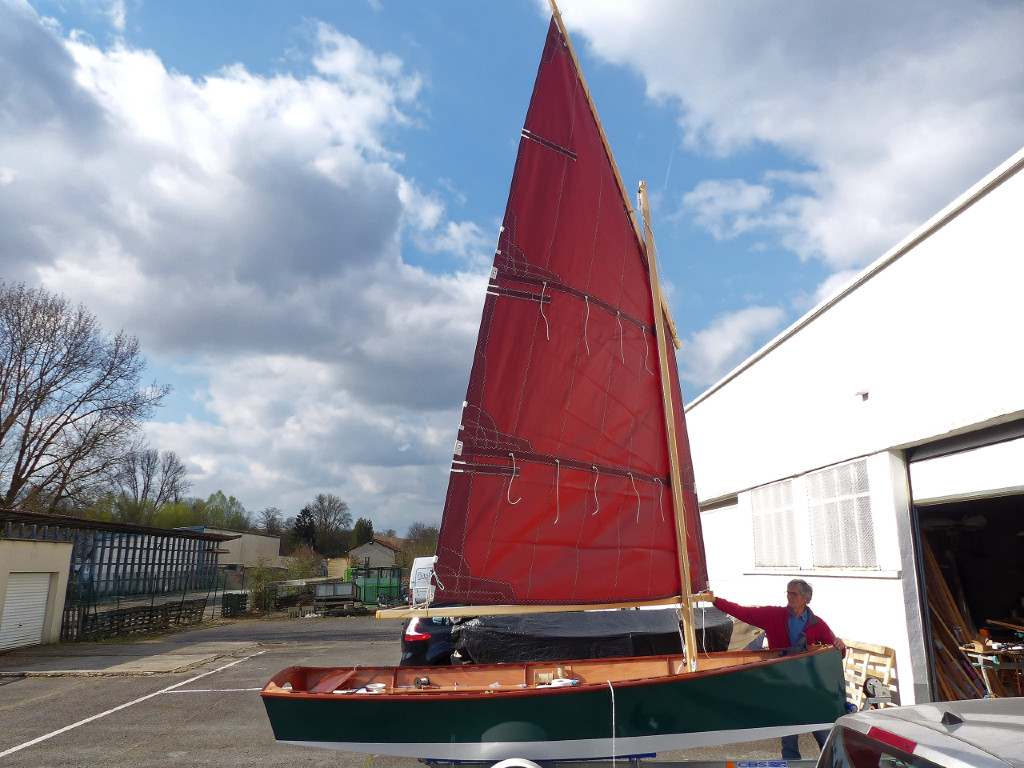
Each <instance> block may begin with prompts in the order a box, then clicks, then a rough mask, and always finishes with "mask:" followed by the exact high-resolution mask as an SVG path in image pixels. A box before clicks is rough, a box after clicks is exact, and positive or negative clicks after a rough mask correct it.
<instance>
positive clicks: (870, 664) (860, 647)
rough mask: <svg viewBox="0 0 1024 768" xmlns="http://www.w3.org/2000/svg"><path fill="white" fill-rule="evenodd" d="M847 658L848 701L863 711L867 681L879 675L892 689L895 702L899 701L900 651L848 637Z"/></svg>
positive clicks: (844, 664) (845, 662)
mask: <svg viewBox="0 0 1024 768" xmlns="http://www.w3.org/2000/svg"><path fill="white" fill-rule="evenodd" d="M844 642H845V643H846V658H845V659H843V666H844V670H843V671H844V674H845V677H846V700H847V701H848V702H849V703H850V704H852V705H853V706H854V708H855V709H857V710H860V709H863V707H864V700H865V698H866V695H865V693H864V681H865V680H866V679H867V678H869V677H875V678H878V679H879V680H881V681H882V683H883V684H884V685H885V686H886V687H887V688H888V689H889V696H890V698H891V700H892V703H893V704H899V701H900V698H899V694H900V692H899V685H898V681H897V678H896V651H894V650H893V649H892V648H887V647H886V646H884V645H875V644H874V643H865V642H862V641H860V640H845V641H844Z"/></svg>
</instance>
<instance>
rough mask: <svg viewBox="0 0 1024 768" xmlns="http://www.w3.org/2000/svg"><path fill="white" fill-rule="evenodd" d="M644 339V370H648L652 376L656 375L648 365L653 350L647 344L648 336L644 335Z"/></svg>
mask: <svg viewBox="0 0 1024 768" xmlns="http://www.w3.org/2000/svg"><path fill="white" fill-rule="evenodd" d="M643 337H644V370H646V371H647V372H648V373H649V374H651V376H653V375H654V371H652V370H651V368H650V366H648V365H647V358H648V356H649V355H650V353H651V348H650V347H649V346H648V344H647V334H646V333H645V334H643Z"/></svg>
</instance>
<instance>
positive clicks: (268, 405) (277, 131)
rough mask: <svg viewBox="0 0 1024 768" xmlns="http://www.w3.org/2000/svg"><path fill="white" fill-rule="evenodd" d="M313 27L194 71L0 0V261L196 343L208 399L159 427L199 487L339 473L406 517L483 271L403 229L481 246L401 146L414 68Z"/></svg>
mask: <svg viewBox="0 0 1024 768" xmlns="http://www.w3.org/2000/svg"><path fill="white" fill-rule="evenodd" d="M109 7H110V8H115V9H116V4H114V5H110V6H109ZM122 10H123V7H122ZM310 29H311V30H312V39H311V51H310V60H311V62H312V64H313V67H314V70H315V71H314V72H313V74H311V75H307V76H303V77H298V76H294V75H291V74H288V73H279V74H276V75H274V76H270V77H263V76H259V75H255V74H253V73H251V72H249V71H247V70H246V69H245V68H244V67H242V66H240V65H234V66H231V67H228V68H225V69H223V70H221V71H219V72H217V73H215V74H212V75H210V76H208V77H205V78H201V79H196V78H192V77H188V76H184V75H181V74H177V73H174V72H171V71H168V69H167V68H166V67H165V65H164V64H163V62H162V61H161V60H160V58H159V57H158V56H157V55H156V54H154V53H153V52H152V51H144V50H138V49H134V48H131V47H129V46H128V45H126V44H125V43H123V42H119V43H115V44H114V45H113V46H111V47H109V48H103V47H100V46H98V45H96V44H93V43H91V42H89V41H88V40H86V39H85V38H81V37H79V36H76V35H73V34H71V35H69V36H68V37H66V38H61V37H60V34H59V33H56V32H54V31H52V30H51V29H48V28H46V27H44V26H43V25H41V24H40V22H39V20H38V19H37V18H34V17H33V16H32V15H31V14H30V13H28V12H26V11H25V9H24V8H23V7H12V6H11V5H10V4H9V3H3V2H0V82H2V83H5V84H7V85H6V86H4V85H0V89H5V92H4V93H3V96H4V99H5V110H4V111H2V112H0V169H2V170H0V211H2V213H3V218H4V220H5V222H6V223H5V226H4V227H3V229H2V230H0V252H2V253H3V254H4V278H5V279H7V280H19V279H21V280H26V281H28V282H31V283H40V282H42V283H44V284H45V286H46V287H47V288H48V289H49V290H51V291H54V292H61V293H64V294H65V295H67V296H68V297H69V298H71V299H72V300H74V301H76V302H79V301H80V302H82V303H84V304H85V305H86V306H87V307H88V308H89V310H90V311H92V312H93V313H95V314H96V315H98V316H99V318H100V319H101V321H102V322H103V324H104V326H105V327H107V328H110V329H117V328H122V327H123V328H127V329H129V330H130V332H132V333H134V334H136V335H138V336H139V337H140V340H141V342H142V346H143V349H144V350H145V352H146V353H147V354H148V355H150V356H151V357H153V358H155V359H157V360H159V361H160V362H161V363H162V364H163V365H164V366H165V368H167V369H174V368H176V367H177V368H182V365H183V364H182V363H181V362H180V360H181V358H182V356H187V359H188V360H189V362H188V364H187V366H186V367H185V368H182V370H183V371H185V373H187V375H188V377H189V378H190V380H191V381H194V382H197V383H196V384H195V391H194V392H193V393H191V394H192V396H193V397H194V398H196V400H197V401H198V403H199V404H201V405H202V406H203V408H204V409H205V413H206V414H207V415H208V417H209V419H208V420H200V418H201V417H200V416H189V417H187V418H183V419H182V420H180V421H177V422H157V423H153V424H152V425H150V429H149V437H150V440H151V442H152V444H153V445H154V447H157V448H159V449H161V450H174V451H176V452H177V453H178V454H179V455H180V456H182V457H183V459H184V460H185V461H186V462H187V465H188V467H189V470H190V479H191V480H192V482H193V483H194V492H196V493H198V494H200V495H206V494H208V493H210V492H212V491H213V490H216V489H223V490H224V491H225V492H227V493H230V494H232V495H235V496H236V497H237V498H239V499H240V500H241V501H242V502H243V503H244V504H246V505H247V506H248V507H250V508H251V509H259V508H261V507H263V506H266V505H269V504H272V505H276V506H280V507H282V508H285V509H299V508H301V506H302V505H303V504H305V503H307V502H308V501H309V499H310V498H311V497H312V495H314V494H315V493H317V492H321V491H331V492H335V493H339V494H340V495H342V496H343V497H344V498H346V500H347V501H348V502H349V503H350V505H351V507H352V508H353V510H357V511H361V512H362V513H364V514H370V515H372V516H373V517H374V519H375V521H376V522H377V523H378V524H379V525H382V526H384V527H392V526H393V527H395V528H398V529H403V530H404V528H405V527H406V526H407V525H408V523H409V522H410V521H411V520H414V519H422V520H436V519H437V515H438V514H439V512H440V504H441V500H442V498H443V493H444V482H445V475H444V474H443V473H441V472H440V471H439V470H438V467H443V466H444V465H445V462H446V459H447V458H448V457H449V456H450V452H451V445H449V444H448V443H449V442H450V439H444V440H441V439H439V436H440V435H447V436H449V438H450V436H452V435H454V434H455V428H456V426H457V420H458V413H457V412H456V411H455V410H453V409H454V408H457V405H458V403H457V402H453V398H452V396H451V393H452V392H453V391H455V392H458V391H459V390H460V389H462V388H463V387H464V386H465V378H464V377H465V371H466V370H467V369H468V367H469V361H470V359H471V355H472V349H473V342H474V340H475V336H476V326H477V323H478V320H479V315H480V303H481V301H482V296H483V285H484V284H485V279H486V278H485V276H484V273H483V271H482V270H480V273H479V274H477V273H472V272H465V273H448V274H431V273H428V272H426V271H424V270H422V269H418V268H414V267H410V266H408V265H406V264H404V263H403V261H402V258H401V247H402V241H403V239H405V238H415V239H417V241H418V242H421V243H422V244H424V245H426V246H429V248H431V249H433V250H438V251H441V250H444V251H446V252H448V254H449V255H451V256H455V257H457V258H459V259H461V260H462V263H465V264H468V265H470V266H472V267H477V266H478V264H477V263H476V261H475V260H474V256H475V255H476V252H477V251H479V250H480V249H481V248H483V247H484V246H483V239H482V238H481V236H480V232H479V229H478V228H477V227H476V226H475V225H474V224H473V223H472V222H465V221H463V222H457V221H450V220H449V219H448V218H447V215H446V211H445V206H444V204H443V202H442V201H440V200H438V199H435V198H433V197H431V196H430V195H428V194H425V193H423V192H421V191H419V190H418V188H417V184H416V182H415V181H414V180H412V179H409V178H406V177H405V176H403V174H402V172H401V170H400V167H399V166H400V163H401V161H402V158H401V155H400V154H399V153H397V152H395V151H394V150H393V149H391V148H390V144H389V140H388V137H389V136H390V135H391V134H393V133H394V132H395V131H399V130H415V129H416V119H415V114H416V110H417V108H418V107H417V104H416V99H417V97H418V94H419V90H420V81H419V78H418V77H417V76H416V75H415V74H409V73H408V72H406V70H405V68H404V66H403V63H402V62H401V61H400V60H399V59H397V58H396V57H394V56H391V55H388V54H377V53H375V52H373V51H371V50H369V49H367V48H366V47H365V46H363V45H361V44H360V43H358V42H357V41H356V40H354V39H352V38H351V37H348V36H346V35H344V34H342V33H340V32H338V31H337V30H335V29H333V28H331V27H330V26H328V25H325V24H314V25H311V27H310ZM5 51H6V54H5ZM11 84H16V85H11ZM178 396H179V397H184V396H185V395H184V394H182V393H179V395H178ZM197 413H198V411H197ZM158 418H159V414H158ZM398 457H401V458H400V459H399V458H398Z"/></svg>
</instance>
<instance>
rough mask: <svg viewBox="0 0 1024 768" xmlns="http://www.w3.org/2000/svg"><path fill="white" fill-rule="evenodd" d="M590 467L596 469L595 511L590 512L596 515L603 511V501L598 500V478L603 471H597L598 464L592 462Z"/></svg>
mask: <svg viewBox="0 0 1024 768" xmlns="http://www.w3.org/2000/svg"><path fill="white" fill-rule="evenodd" d="M590 467H591V469H593V470H594V511H593V512H591V513H590V514H591V515H596V514H597V513H598V512H600V511H601V503H600V502H599V501H598V500H597V478H599V477H600V476H601V473H600V472H598V471H597V465H596V464H591V465H590Z"/></svg>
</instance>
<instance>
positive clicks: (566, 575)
mask: <svg viewBox="0 0 1024 768" xmlns="http://www.w3.org/2000/svg"><path fill="white" fill-rule="evenodd" d="M552 11H553V15H552V20H551V24H550V26H549V29H548V34H547V39H546V41H545V45H544V51H543V55H542V57H541V62H540V66H539V69H538V74H537V79H536V83H535V86H534V90H533V95H532V99H531V101H530V106H529V110H528V112H527V116H526V122H525V125H524V127H523V130H522V136H521V139H520V143H519V151H518V155H517V158H516V163H515V169H514V173H513V177H512V185H511V190H510V193H509V198H508V204H507V208H506V211H505V216H504V220H503V223H502V227H501V230H500V233H499V236H498V243H497V247H496V249H495V257H494V264H493V268H492V270H491V273H490V281H489V284H488V287H487V296H486V299H485V304H484V309H483V317H482V320H481V324H480V332H479V337H478V342H477V347H476V351H475V355H474V359H473V366H472V371H471V374H470V382H469V387H468V392H467V395H466V401H465V404H464V406H463V411H462V419H461V425H460V427H459V436H458V440H457V442H456V447H455V452H454V457H453V461H452V468H451V475H450V480H449V486H448V492H447V496H446V499H445V505H444V511H443V517H442V524H441V531H440V537H439V540H438V545H437V561H436V564H435V567H434V596H433V603H432V604H431V605H429V606H425V607H419V608H415V607H414V608H413V609H410V610H409V611H406V613H405V614H404V615H412V614H415V615H420V616H434V615H437V616H454V615H459V616H472V615H496V614H506V613H511V612H516V613H530V612H552V611H559V612H561V611H580V610H595V609H616V608H626V607H630V608H635V607H643V606H653V605H661V606H666V605H676V606H678V607H679V610H680V614H681V627H682V635H683V649H684V652H683V653H679V654H669V655H663V656H645V657H636V658H619V659H589V660H565V661H557V662H552V661H546V662H530V663H516V664H470V665H465V666H452V667H436V666H435V667H419V668H417V667H377V668H367V667H361V666H357V667H339V668H312V667H291V668H289V669H285V670H283V671H281V672H280V673H279V674H277V675H275V676H274V677H273V679H272V680H271V681H270V682H269V683H267V685H266V686H265V687H264V688H263V690H262V693H261V696H262V699H263V702H264V705H265V707H266V710H267V714H268V717H269V719H270V722H271V725H272V727H273V729H274V735H275V737H276V739H277V740H278V741H281V742H287V743H292V744H303V745H308V746H317V747H327V748H333V749H340V750H346V751H354V752H364V753H372V754H386V755H396V756H407V757H416V758H421V759H430V760H450V761H483V760H502V759H506V758H525V759H531V760H556V759H565V760H574V759H586V758H600V757H609V756H610V757H616V756H626V755H636V754H649V753H652V752H658V751H664V750H670V749H683V748H687V747H694V746H703V745H709V744H724V743H730V742H737V741H752V740H755V739H761V738H769V737H773V736H779V735H785V734H789V733H796V732H803V731H810V730H817V729H821V728H827V727H829V726H830V725H831V723H832V721H834V720H835V719H836V718H837V717H839V716H840V715H842V714H843V713H844V684H843V673H842V663H841V657H840V652H839V651H838V650H836V649H834V648H831V647H829V648H819V649H812V650H810V651H807V652H805V653H800V654H794V655H789V656H781V657H780V656H779V654H778V653H777V652H772V651H740V652H720V653H699V652H698V646H697V643H696V638H695V631H694V604H695V603H698V602H699V601H700V600H701V599H708V598H709V597H710V594H709V593H707V591H706V590H707V587H708V577H707V565H706V560H705V555H704V547H703V541H702V538H701V529H700V516H699V512H698V508H697V498H696V490H695V483H694V477H693V466H692V461H691V459H690V450H689V444H688V440H687V435H686V427H685V421H684V417H683V407H682V397H681V394H680V389H679V382H678V373H677V369H676V362H675V353H674V346H675V344H677V343H678V342H677V341H676V339H675V329H674V326H673V325H672V322H671V319H670V316H669V314H668V311H667V306H666V303H665V301H664V298H663V297H662V293H661V289H660V285H659V281H658V274H657V268H656V256H655V251H654V242H653V235H652V233H651V229H650V216H649V205H648V203H647V196H646V190H645V188H644V186H643V185H642V184H641V186H640V194H639V197H640V204H639V208H640V211H641V214H642V222H643V224H642V226H641V223H640V221H638V219H637V217H636V216H635V215H634V206H633V204H632V203H631V201H630V196H629V194H628V193H627V192H626V189H625V186H624V185H623V183H622V180H621V177H620V175H619V172H618V169H617V167H616V165H615V161H614V159H613V157H612V153H611V149H610V147H609V145H608V141H607V138H606V136H605V133H604V131H603V129H602V128H601V124H600V121H599V119H598V117H597V112H596V109H595V108H594V105H593V102H592V100H591V97H590V93H589V90H588V89H587V86H586V83H585V81H584V79H583V76H582V74H581V72H580V68H579V63H578V61H577V58H576V56H575V53H574V51H573V49H572V47H571V45H570V43H569V38H568V34H567V33H566V30H565V28H564V26H563V24H562V20H561V16H560V14H559V13H558V9H557V7H555V6H554V3H553V2H552ZM438 604H442V605H438ZM453 604H454V605H458V606H459V607H458V608H455V607H452V606H453ZM388 615H390V616H397V615H402V614H401V611H400V612H399V613H396V612H395V611H389V612H388Z"/></svg>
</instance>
